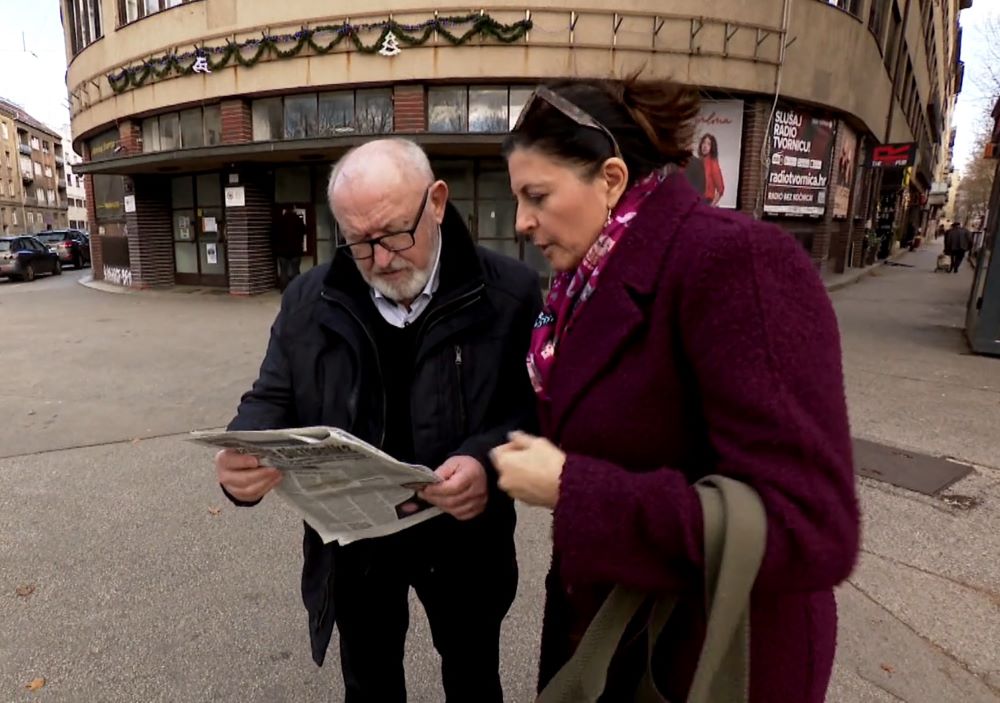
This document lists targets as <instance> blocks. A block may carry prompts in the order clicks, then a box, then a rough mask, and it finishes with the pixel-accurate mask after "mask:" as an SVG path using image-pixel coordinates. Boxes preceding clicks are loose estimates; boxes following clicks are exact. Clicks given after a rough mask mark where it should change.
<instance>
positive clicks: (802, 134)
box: [764, 108, 834, 217]
mask: <svg viewBox="0 0 1000 703" xmlns="http://www.w3.org/2000/svg"><path fill="white" fill-rule="evenodd" d="M833 135H834V123H833V122H832V121H830V120H824V119H820V118H818V117H813V116H812V115H810V114H809V113H808V112H806V111H804V110H798V109H791V108H785V109H781V110H777V111H776V112H775V116H774V125H773V127H772V131H771V166H770V168H769V169H768V174H767V186H766V188H765V191H764V212H767V213H771V214H776V215H808V216H815V217H822V216H823V214H824V213H825V212H826V193H827V188H828V186H829V173H830V160H831V158H832V155H833Z"/></svg>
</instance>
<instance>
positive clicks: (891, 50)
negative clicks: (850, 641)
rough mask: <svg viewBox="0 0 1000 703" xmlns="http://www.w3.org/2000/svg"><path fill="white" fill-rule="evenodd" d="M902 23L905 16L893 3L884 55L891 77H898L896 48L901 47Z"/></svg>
mask: <svg viewBox="0 0 1000 703" xmlns="http://www.w3.org/2000/svg"><path fill="white" fill-rule="evenodd" d="M902 24H903V18H902V17H901V16H900V14H899V8H898V7H896V3H893V4H892V13H891V19H890V20H889V31H888V33H887V34H886V39H885V55H884V56H883V57H882V58H883V60H884V62H885V68H886V70H887V71H889V78H895V77H896V50H897V49H898V48H899V32H900V26H901V25H902Z"/></svg>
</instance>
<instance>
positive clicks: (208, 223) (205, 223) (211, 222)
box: [201, 217, 219, 232]
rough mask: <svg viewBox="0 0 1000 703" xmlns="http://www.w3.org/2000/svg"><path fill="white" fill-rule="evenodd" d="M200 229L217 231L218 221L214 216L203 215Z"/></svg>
mask: <svg viewBox="0 0 1000 703" xmlns="http://www.w3.org/2000/svg"><path fill="white" fill-rule="evenodd" d="M201 229H202V231H203V232H218V231H219V222H218V220H216V219H215V218H214V217H205V218H202V227H201Z"/></svg>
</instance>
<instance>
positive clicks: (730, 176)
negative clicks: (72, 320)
mask: <svg viewBox="0 0 1000 703" xmlns="http://www.w3.org/2000/svg"><path fill="white" fill-rule="evenodd" d="M968 4H971V3H970V1H969V0H944V1H943V2H941V1H939V0H756V1H755V2H753V3H749V2H737V1H736V0H677V1H676V2H672V3H669V8H667V7H666V6H665V5H664V3H663V2H662V0H616V1H614V2H612V3H607V2H598V1H597V0H572V1H566V0H556V1H552V0H550V1H549V2H546V3H541V2H533V1H530V0H529V1H527V2H524V1H522V2H506V1H498V2H494V3H492V4H490V5H489V6H488V7H483V8H482V9H477V10H475V11H474V12H470V11H469V10H468V8H467V7H460V6H442V7H437V8H433V9H428V8H427V7H426V5H425V4H423V3H420V2H414V1H412V0H404V1H396V2H392V3H385V2H372V1H370V0H369V1H367V2H361V1H360V0H350V1H347V2H343V3H339V4H338V5H339V7H338V11H337V13H336V14H330V6H329V5H328V4H326V3H320V2H317V1H316V0H286V1H285V2H282V3H238V2H236V0H188V1H183V0H62V5H63V7H62V9H63V22H64V27H65V30H66V46H67V54H68V56H69V58H70V63H69V69H68V72H67V84H68V90H69V95H70V104H71V113H72V123H73V132H74V135H76V136H75V147H76V149H77V151H79V152H80V153H82V154H84V159H85V163H84V164H81V165H80V166H79V167H78V168H77V170H78V171H79V172H85V173H86V174H87V188H88V191H89V192H88V198H87V203H88V210H89V218H90V220H91V227H90V229H91V231H92V233H93V234H94V235H95V236H94V237H93V239H92V241H93V242H94V249H95V251H94V259H95V264H96V265H95V275H98V276H99V275H101V273H102V272H103V271H108V272H110V275H109V278H111V279H113V280H124V281H126V282H128V283H129V284H130V285H133V286H138V287H153V286H166V285H173V284H175V283H182V284H185V283H186V284H199V285H216V286H225V287H228V288H229V290H230V291H231V292H233V293H236V294H253V293H257V292H261V291H263V290H267V289H269V288H270V287H272V286H273V285H274V266H273V263H272V259H271V254H270V247H269V232H270V226H271V221H272V217H273V215H274V213H275V211H276V208H281V207H282V206H284V205H292V206H293V207H294V208H295V209H296V210H297V211H298V212H299V213H300V215H301V216H302V217H303V219H304V220H305V222H306V225H307V235H306V241H305V242H304V245H303V246H304V251H305V252H306V254H305V256H306V259H305V261H306V264H307V265H310V264H311V265H315V264H319V263H322V262H324V261H326V260H328V259H329V258H330V257H331V256H332V252H333V246H334V245H335V243H336V237H337V233H336V226H335V223H334V222H333V219H332V217H331V216H330V213H329V211H328V208H327V207H326V202H325V197H324V189H325V181H326V177H327V173H328V171H329V166H330V164H331V163H332V162H334V161H335V160H336V159H337V158H338V157H339V155H340V154H342V153H343V152H344V151H345V150H346V149H348V148H350V147H351V146H354V145H356V144H358V143H361V142H362V141H364V140H367V139H371V138H372V137H373V136H374V135H380V134H395V135H401V136H406V137H408V138H412V139H414V140H416V141H418V142H420V143H421V144H423V145H424V147H425V149H426V150H427V152H428V153H429V154H430V155H431V158H432V162H433V165H434V167H435V170H436V171H437V173H438V174H439V176H440V177H442V178H445V179H446V180H447V181H448V182H449V185H450V186H451V191H452V197H453V200H454V202H455V203H456V205H457V206H458V208H459V209H460V210H461V211H462V212H463V214H464V215H465V217H466V218H467V220H468V222H469V225H470V229H471V230H472V232H473V233H474V236H476V238H477V239H478V240H479V241H480V242H481V243H483V244H485V245H487V246H491V247H494V248H496V249H498V250H500V251H502V252H504V253H507V254H509V255H511V256H515V257H518V258H522V259H524V260H526V261H528V262H530V263H531V264H533V265H535V266H537V267H538V268H539V269H540V270H544V267H545V264H544V261H543V260H542V259H541V257H540V256H538V255H537V254H536V253H535V252H534V251H533V250H532V248H531V247H530V245H526V244H525V243H524V242H523V241H521V240H520V239H519V238H517V237H516V236H515V232H514V205H513V201H512V198H511V196H510V193H509V186H508V181H507V176H506V172H505V168H504V164H503V162H502V160H501V159H500V155H499V150H500V143H501V141H502V139H503V134H504V132H506V131H507V130H508V129H509V127H510V125H511V124H512V123H513V122H514V120H516V118H517V115H518V113H519V111H520V108H521V107H522V106H523V104H524V102H525V100H526V99H527V96H528V95H529V94H530V91H531V89H532V87H533V86H534V85H536V84H537V83H539V82H540V81H544V80H546V79H550V78H553V77H559V76H608V75H622V74H625V73H627V72H629V71H631V70H634V69H637V68H640V67H643V68H644V70H645V71H646V72H648V73H649V74H654V75H664V76H671V77H673V78H674V79H676V80H679V81H682V82H684V83H687V84H690V85H692V86H697V87H699V89H700V90H701V91H702V93H703V95H704V98H705V103H704V107H703V110H702V115H701V125H700V127H699V131H698V137H697V139H696V142H697V143H696V144H695V145H693V146H694V147H695V152H696V158H694V159H692V163H691V164H690V165H689V168H688V172H689V176H690V178H691V179H692V182H693V183H695V185H696V187H697V188H699V189H701V190H704V192H705V197H706V198H707V199H709V200H710V201H712V202H714V203H716V204H717V205H718V206H719V207H729V208H738V209H741V210H744V211H747V212H751V213H755V214H756V215H758V216H760V217H768V218H771V217H773V218H780V219H781V221H782V223H783V224H784V225H786V226H787V227H788V228H789V229H790V230H792V231H793V232H794V233H795V234H796V236H798V237H799V238H800V240H801V241H802V243H803V246H805V247H806V248H807V249H809V251H810V252H811V253H812V255H813V257H814V259H815V260H816V262H817V264H818V265H820V266H825V267H831V268H834V269H842V268H843V267H845V266H848V265H852V264H855V265H856V264H859V263H861V262H862V260H863V258H864V257H865V256H870V255H871V254H869V253H868V252H869V251H872V252H874V250H875V249H876V248H877V246H875V239H874V238H873V237H872V236H871V235H869V236H867V237H866V236H864V235H865V232H866V231H870V232H875V231H881V232H882V233H883V235H885V236H884V237H883V240H884V241H889V240H891V236H892V234H893V233H896V232H902V233H903V234H904V235H905V234H906V232H907V231H908V229H909V227H910V226H911V225H913V224H915V223H916V224H919V225H924V224H925V223H926V221H927V220H928V219H933V217H934V215H935V211H934V206H932V205H930V204H929V202H928V198H927V195H928V194H929V193H930V192H931V190H932V187H933V186H934V184H935V182H936V181H937V180H938V179H939V178H940V177H941V174H942V173H945V172H946V171H947V169H946V168H944V167H943V164H945V162H949V161H950V156H949V152H948V150H947V148H946V147H947V144H948V142H949V134H948V132H949V125H948V116H949V114H950V110H951V106H952V105H953V102H954V94H955V92H956V91H957V89H958V88H959V87H960V80H961V72H960V62H959V61H958V56H959V50H960V37H959V35H958V33H957V16H958V12H959V10H960V9H961V8H962V7H964V6H965V5H968ZM609 5H611V7H609ZM665 9H669V12H664V10H665ZM882 144H897V145H910V146H909V149H908V151H906V154H907V158H906V159H904V161H906V163H905V164H902V165H899V163H900V162H899V161H898V160H897V161H896V162H893V164H892V165H889V166H887V165H886V164H885V163H882V164H879V165H878V167H877V168H872V167H871V164H872V155H873V152H874V149H875V147H876V146H877V145H882ZM886 163H888V162H886ZM880 227H881V228H882V229H881V230H879V228H880ZM126 271H127V276H125V275H123V274H124V273H125V272H126Z"/></svg>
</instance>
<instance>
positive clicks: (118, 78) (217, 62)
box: [106, 13, 532, 94]
mask: <svg viewBox="0 0 1000 703" xmlns="http://www.w3.org/2000/svg"><path fill="white" fill-rule="evenodd" d="M462 25H470V26H469V28H468V29H467V30H466V31H465V32H464V33H462V34H453V33H452V32H451V31H449V28H453V27H458V26H462ZM531 28H532V22H531V20H530V19H524V20H520V21H519V22H514V23H512V24H502V23H500V22H497V21H496V20H495V19H493V18H492V17H490V16H489V15H488V14H485V13H482V14H480V13H476V14H470V15H461V16H453V17H434V18H432V19H429V20H427V21H426V22H422V23H420V24H400V23H399V22H396V21H395V20H384V21H382V22H372V23H367V24H356V25H355V24H349V23H348V22H344V23H343V24H339V25H322V26H319V27H302V29H300V30H299V31H297V32H294V33H292V34H280V35H271V34H268V33H267V32H265V33H264V34H263V35H262V36H261V37H260V38H259V39H248V40H246V41H243V42H233V41H228V42H226V43H225V44H224V45H222V46H211V47H209V46H200V47H195V49H194V50H193V51H188V52H185V53H183V54H177V53H169V54H166V55H164V56H160V57H157V58H150V59H147V60H145V61H143V62H142V63H141V64H138V65H132V66H124V67H122V68H121V69H120V70H118V71H117V72H113V73H109V74H107V76H106V78H107V80H108V85H110V86H111V89H112V90H113V91H114V92H115V93H116V94H120V93H124V92H125V91H126V90H129V89H131V88H141V87H142V86H143V85H145V84H146V83H147V82H148V81H150V80H151V79H152V80H163V79H165V78H169V77H171V76H189V75H192V74H194V73H212V72H213V71H218V70H221V69H223V68H226V67H227V66H229V65H231V64H234V63H235V64H237V65H239V66H242V67H244V68H252V67H253V66H256V65H257V64H258V63H260V62H261V61H263V60H264V59H265V58H271V59H290V58H294V57H295V56H298V55H299V54H301V53H302V52H303V51H305V50H306V49H308V50H309V51H311V52H312V53H313V54H317V55H320V56H322V55H324V54H329V53H331V52H332V51H334V50H335V49H337V48H338V47H339V46H340V45H341V44H343V43H344V42H345V41H347V42H350V44H351V45H352V46H353V47H354V50H355V51H357V52H358V53H361V54H369V55H371V54H380V55H381V56H390V57H391V56H397V55H399V54H400V53H401V52H402V47H403V46H406V47H417V46H423V45H424V44H426V43H427V42H428V41H430V40H431V38H432V37H435V36H436V37H440V38H441V39H443V40H444V41H445V42H447V43H448V44H450V45H452V46H463V45H465V44H468V43H469V42H471V41H472V40H473V39H476V38H480V39H492V40H494V41H497V42H499V43H501V44H514V43H515V42H518V41H520V40H521V39H523V38H524V36H525V35H526V34H527V33H528V32H530V31H531ZM376 31H377V32H378V33H379V34H378V38H377V39H376V40H375V42H373V43H371V44H365V43H364V42H363V41H362V39H361V35H364V34H369V35H370V34H371V33H373V32H376Z"/></svg>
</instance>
